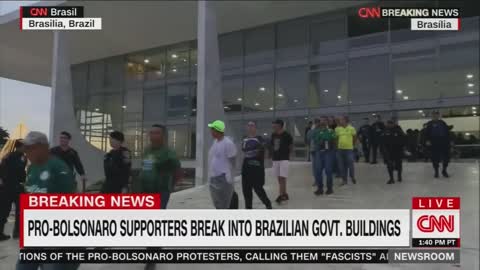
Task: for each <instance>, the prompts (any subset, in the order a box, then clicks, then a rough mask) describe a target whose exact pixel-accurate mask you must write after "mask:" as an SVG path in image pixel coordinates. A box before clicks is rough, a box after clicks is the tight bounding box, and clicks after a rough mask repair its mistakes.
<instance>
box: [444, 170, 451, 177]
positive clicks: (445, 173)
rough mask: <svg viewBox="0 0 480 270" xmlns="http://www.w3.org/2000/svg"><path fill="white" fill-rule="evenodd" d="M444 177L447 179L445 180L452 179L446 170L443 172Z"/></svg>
mask: <svg viewBox="0 0 480 270" xmlns="http://www.w3.org/2000/svg"><path fill="white" fill-rule="evenodd" d="M442 175H443V177H445V178H448V177H450V175H448V173H447V171H446V170H443V171H442Z"/></svg>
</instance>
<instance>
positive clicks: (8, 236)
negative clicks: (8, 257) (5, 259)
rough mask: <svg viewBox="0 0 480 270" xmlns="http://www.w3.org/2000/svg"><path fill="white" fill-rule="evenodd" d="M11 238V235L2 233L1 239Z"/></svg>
mask: <svg viewBox="0 0 480 270" xmlns="http://www.w3.org/2000/svg"><path fill="white" fill-rule="evenodd" d="M8 239H10V235H6V234H4V233H2V234H0V241H6V240H8Z"/></svg>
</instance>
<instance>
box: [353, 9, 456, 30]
mask: <svg viewBox="0 0 480 270" xmlns="http://www.w3.org/2000/svg"><path fill="white" fill-rule="evenodd" d="M358 16H359V17H360V18H364V19H380V18H410V29H411V30H412V31H459V30H460V25H461V23H460V9H459V8H382V7H361V8H359V9H358Z"/></svg>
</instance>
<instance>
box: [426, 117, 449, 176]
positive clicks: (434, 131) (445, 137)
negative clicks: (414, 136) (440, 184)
mask: <svg viewBox="0 0 480 270" xmlns="http://www.w3.org/2000/svg"><path fill="white" fill-rule="evenodd" d="M425 139H426V141H425V144H426V145H427V147H430V154H431V158H432V163H433V169H434V170H435V178H438V170H439V167H440V162H442V175H443V176H444V177H449V175H448V172H447V167H448V162H449V161H450V128H449V127H448V125H447V124H446V123H445V121H443V120H441V119H440V113H439V112H438V111H434V112H433V113H432V120H431V121H429V122H428V123H427V127H426V129H425Z"/></svg>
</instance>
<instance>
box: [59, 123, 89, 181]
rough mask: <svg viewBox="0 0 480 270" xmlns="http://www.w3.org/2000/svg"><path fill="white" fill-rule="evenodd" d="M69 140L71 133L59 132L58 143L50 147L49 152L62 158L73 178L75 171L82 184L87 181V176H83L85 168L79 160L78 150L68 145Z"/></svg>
mask: <svg viewBox="0 0 480 270" xmlns="http://www.w3.org/2000/svg"><path fill="white" fill-rule="evenodd" d="M71 140H72V135H71V134H70V133H68V132H66V131H62V132H60V141H59V143H60V144H59V145H58V146H55V147H53V148H52V149H50V153H51V154H52V155H54V156H56V157H57V158H59V159H61V160H63V161H64V162H65V163H66V164H67V165H68V167H69V168H70V170H71V171H72V172H73V173H74V174H73V176H74V179H75V171H76V172H77V173H78V174H79V175H80V180H82V184H84V183H85V182H86V181H87V178H86V176H85V170H84V168H83V164H82V161H81V160H80V156H79V155H78V152H77V151H76V150H75V149H73V148H72V147H71V146H70V142H71ZM75 183H76V182H75ZM75 185H77V184H75Z"/></svg>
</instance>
